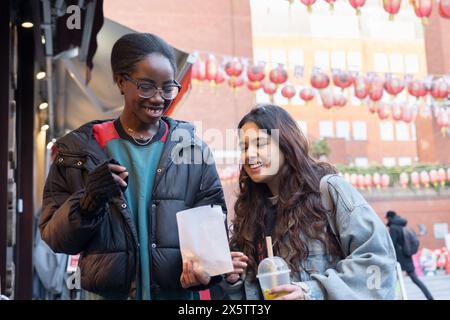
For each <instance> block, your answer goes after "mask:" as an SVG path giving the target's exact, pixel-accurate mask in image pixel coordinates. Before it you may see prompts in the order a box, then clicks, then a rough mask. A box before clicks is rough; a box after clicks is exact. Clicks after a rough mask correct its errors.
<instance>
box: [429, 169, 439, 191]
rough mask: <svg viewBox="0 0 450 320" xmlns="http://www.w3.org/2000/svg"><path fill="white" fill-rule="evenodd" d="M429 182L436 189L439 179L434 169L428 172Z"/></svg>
mask: <svg viewBox="0 0 450 320" xmlns="http://www.w3.org/2000/svg"><path fill="white" fill-rule="evenodd" d="M430 181H431V183H432V184H433V185H434V186H435V187H437V185H438V182H439V177H438V172H437V170H436V169H431V170H430Z"/></svg>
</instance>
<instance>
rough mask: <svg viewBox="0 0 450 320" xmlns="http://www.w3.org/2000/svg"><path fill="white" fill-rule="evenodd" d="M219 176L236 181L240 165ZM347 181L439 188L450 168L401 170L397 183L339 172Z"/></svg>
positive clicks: (385, 177) (381, 177) (363, 186)
mask: <svg viewBox="0 0 450 320" xmlns="http://www.w3.org/2000/svg"><path fill="white" fill-rule="evenodd" d="M218 171H219V177H220V180H221V181H222V183H224V184H225V185H227V184H229V183H236V182H237V181H238V179H239V167H238V166H227V167H225V168H221V169H219V170H218ZM339 175H340V176H342V177H343V178H344V180H345V181H347V182H348V183H350V184H351V185H352V186H354V187H355V188H358V189H369V190H370V189H372V188H376V189H382V188H388V187H395V186H400V187H402V188H405V189H406V188H408V187H411V188H416V189H418V188H429V187H434V188H438V187H439V186H440V187H445V186H446V185H447V184H449V185H450V168H446V169H445V168H439V169H431V170H421V171H413V172H410V173H409V172H401V173H400V174H399V177H398V181H397V182H396V183H394V182H393V179H392V178H391V176H390V175H389V174H387V173H377V172H375V173H373V174H370V173H366V174H361V173H360V174H358V173H348V172H342V173H339Z"/></svg>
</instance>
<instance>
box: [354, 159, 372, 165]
mask: <svg viewBox="0 0 450 320" xmlns="http://www.w3.org/2000/svg"><path fill="white" fill-rule="evenodd" d="M355 166H357V167H368V166H369V159H367V157H355Z"/></svg>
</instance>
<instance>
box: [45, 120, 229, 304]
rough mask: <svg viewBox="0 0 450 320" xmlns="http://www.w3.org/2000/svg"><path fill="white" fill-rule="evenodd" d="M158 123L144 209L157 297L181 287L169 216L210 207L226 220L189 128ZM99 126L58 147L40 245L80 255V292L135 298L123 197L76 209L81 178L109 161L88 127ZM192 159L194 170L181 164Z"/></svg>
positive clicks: (214, 179) (214, 180)
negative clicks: (162, 127) (156, 158)
mask: <svg viewBox="0 0 450 320" xmlns="http://www.w3.org/2000/svg"><path fill="white" fill-rule="evenodd" d="M163 120H164V121H166V122H167V123H168V124H169V128H170V129H169V130H170V131H169V136H168V138H167V142H166V143H165V146H164V150H163V153H162V156H161V160H160V163H159V166H158V170H157V173H156V177H155V183H154V188H153V195H152V203H151V204H150V205H151V210H150V212H151V230H150V235H149V241H150V242H151V243H150V244H149V248H150V250H151V253H150V254H151V261H152V264H151V275H152V279H151V282H152V290H153V293H154V294H155V293H156V294H157V293H158V291H160V290H163V291H171V292H173V291H182V290H184V289H183V288H182V287H181V284H180V275H181V272H182V259H181V252H180V249H179V239H178V229H177V221H176V213H177V212H178V211H180V210H184V209H188V208H193V207H198V206H202V205H209V204H217V205H221V206H222V208H223V211H224V212H225V213H226V206H225V201H224V195H223V189H222V186H221V183H220V180H219V177H218V174H217V170H216V167H215V164H214V162H213V161H214V160H213V158H212V154H211V151H210V150H209V148H208V147H207V146H206V144H205V143H203V142H202V141H201V140H199V139H198V138H197V137H196V136H195V135H194V127H193V126H192V125H191V124H189V123H186V122H181V121H176V120H173V119H171V118H168V117H164V118H163ZM101 122H103V121H93V122H90V123H87V124H85V125H83V126H82V127H80V128H78V129H77V130H74V131H72V132H71V133H69V134H67V135H66V136H64V137H62V138H61V139H59V140H58V141H57V143H56V146H57V150H58V153H57V155H56V158H55V161H54V163H53V164H52V166H51V168H50V172H49V174H48V177H47V180H46V183H45V188H44V196H43V213H42V216H41V220H40V230H41V233H42V239H43V240H44V241H45V242H46V243H47V244H48V245H49V246H50V248H52V249H53V250H54V251H55V252H62V253H66V254H77V253H80V252H81V256H80V262H79V266H80V269H81V286H82V288H83V289H86V290H88V291H91V292H95V293H98V294H104V295H105V294H106V295H107V294H110V293H114V294H116V296H117V294H120V295H123V297H126V296H128V295H129V294H131V295H133V291H134V284H135V279H136V275H137V272H138V265H139V263H137V261H139V257H138V252H139V250H137V248H138V245H139V244H138V237H137V232H136V226H135V225H134V223H133V221H132V218H131V213H130V211H129V209H128V205H127V202H126V200H125V197H124V195H123V194H121V196H120V197H117V198H114V199H113V200H112V201H110V202H109V203H108V205H107V206H106V207H104V208H103V209H101V210H102V212H99V213H98V214H96V215H88V216H87V215H86V214H83V213H82V212H81V210H80V204H79V202H80V198H81V197H82V196H83V194H84V186H85V181H86V176H87V174H88V172H90V171H91V170H93V169H94V168H95V167H96V166H97V165H99V164H101V163H103V162H104V161H106V160H108V159H107V157H106V154H105V153H104V152H103V150H102V149H101V148H100V146H99V144H98V143H97V141H96V140H95V138H94V136H93V134H92V126H93V125H94V124H97V123H101ZM193 159H194V160H196V162H195V163H191V161H187V160H193ZM183 160H184V161H183ZM213 279H214V278H213ZM214 280H215V281H212V282H216V281H220V280H221V279H214ZM211 284H212V283H211ZM194 289H203V287H197V288H194ZM191 290H192V288H191Z"/></svg>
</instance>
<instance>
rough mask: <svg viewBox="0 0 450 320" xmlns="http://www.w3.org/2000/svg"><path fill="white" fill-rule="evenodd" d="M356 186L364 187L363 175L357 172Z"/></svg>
mask: <svg viewBox="0 0 450 320" xmlns="http://www.w3.org/2000/svg"><path fill="white" fill-rule="evenodd" d="M356 186H357V187H358V188H360V189H364V188H365V187H366V183H365V180H364V175H362V174H358V177H357V178H356Z"/></svg>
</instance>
